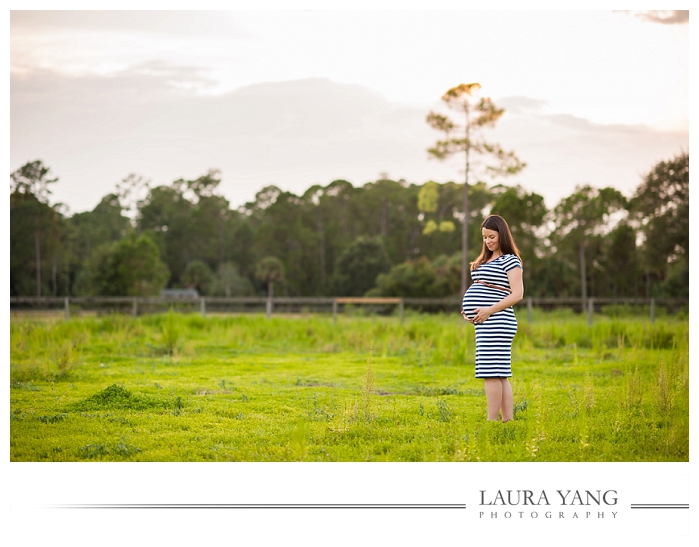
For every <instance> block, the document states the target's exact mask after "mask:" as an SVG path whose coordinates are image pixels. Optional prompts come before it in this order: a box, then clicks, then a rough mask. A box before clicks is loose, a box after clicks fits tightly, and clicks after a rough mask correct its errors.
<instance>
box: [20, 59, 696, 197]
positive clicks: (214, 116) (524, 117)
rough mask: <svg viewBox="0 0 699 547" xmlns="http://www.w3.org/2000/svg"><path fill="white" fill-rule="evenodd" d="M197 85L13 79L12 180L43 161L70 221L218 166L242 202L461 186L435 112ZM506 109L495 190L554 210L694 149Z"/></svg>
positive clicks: (654, 136) (332, 96) (630, 129)
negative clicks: (285, 193) (516, 160)
mask: <svg viewBox="0 0 699 547" xmlns="http://www.w3.org/2000/svg"><path fill="white" fill-rule="evenodd" d="M200 79H201V77H200V76H199V73H198V71H197V70H196V69H193V68H191V67H178V66H172V65H168V64H165V63H149V64H144V65H139V66H136V67H133V68H131V69H129V70H126V71H122V72H120V73H118V74H117V75H116V76H113V77H105V76H95V75H89V76H80V77H70V76H66V75H63V74H60V73H58V72H53V71H49V70H35V71H30V72H27V73H25V74H11V77H10V82H11V94H10V109H11V110H10V114H11V115H10V163H11V165H10V167H11V170H14V169H17V168H18V167H20V166H21V165H22V164H24V163H25V162H27V161H32V160H34V159H37V158H40V159H42V160H43V161H44V163H45V164H46V165H49V166H50V167H51V168H52V171H53V172H54V173H56V175H57V176H59V177H60V182H59V184H57V185H56V188H55V192H54V198H55V199H56V200H59V201H63V202H65V203H68V204H69V205H70V207H71V209H72V210H74V211H83V210H87V209H92V208H93V207H94V206H95V205H96V204H97V203H98V202H99V200H100V199H101V197H102V196H104V195H105V194H106V193H107V192H110V191H113V189H114V185H115V184H116V183H117V182H118V181H119V180H121V179H122V178H124V177H125V176H126V175H127V174H129V173H131V172H135V173H138V174H141V175H143V176H145V177H146V178H150V179H152V180H153V181H154V183H155V184H169V183H170V182H172V181H173V180H175V179H177V178H180V177H184V178H194V177H197V176H199V175H201V174H203V173H204V172H206V170H207V169H208V168H212V167H215V168H220V169H221V170H222V175H223V181H222V184H221V187H220V188H221V191H222V192H223V193H224V195H225V196H226V197H227V199H229V200H230V201H231V202H232V204H233V205H234V206H237V205H240V204H242V203H244V202H246V201H249V200H252V199H253V198H254V195H255V193H256V192H257V191H258V190H259V189H260V188H262V187H263V186H265V185H268V184H276V185H277V186H279V187H280V188H282V189H285V190H289V191H292V192H294V193H296V194H301V193H303V192H304V191H305V190H306V189H307V188H308V187H310V186H311V185H312V184H323V185H325V184H328V183H329V182H331V181H332V180H335V179H338V178H344V179H346V180H349V181H350V182H352V183H353V184H355V185H362V184H364V183H366V182H369V181H371V180H375V179H376V178H377V177H378V175H379V173H380V172H382V171H385V172H388V173H389V176H391V177H393V178H395V179H398V178H405V179H406V180H407V181H408V182H414V183H418V184H422V183H424V182H425V181H427V180H437V181H442V182H446V181H449V180H456V181H459V180H461V178H462V176H463V175H462V171H460V169H462V165H461V164H462V159H461V158H453V161H447V162H439V161H436V160H428V154H427V148H428V147H429V146H431V145H433V144H434V142H435V141H436V140H437V139H438V138H439V137H440V134H439V133H438V132H436V131H434V130H432V129H431V128H430V127H429V126H428V125H427V124H426V123H425V116H426V114H427V110H428V108H419V107H412V106H405V105H401V104H398V103H393V102H391V101H389V100H387V99H385V98H384V97H383V96H381V95H380V94H378V93H376V92H374V91H373V90H371V89H369V88H366V87H362V86H358V85H348V84H339V83H337V82H334V81H331V80H328V79H322V78H310V79H303V80H293V81H282V82H265V83H258V84H254V85H250V86H246V87H243V88H240V89H237V90H235V91H233V92H230V93H226V94H223V95H217V96H210V95H209V96H203V95H199V94H197V93H195V92H193V91H190V90H186V89H180V88H179V87H178V86H176V85H174V84H173V81H176V82H188V81H195V82H198V81H199V80H200ZM496 103H497V104H498V106H500V105H502V106H505V107H506V109H507V110H506V112H507V115H506V116H505V117H504V118H503V119H502V120H501V121H500V122H499V123H498V124H497V126H496V128H495V129H494V130H492V131H491V130H488V131H489V132H488V134H487V137H488V139H489V140H491V141H493V142H498V143H500V144H501V145H502V146H503V147H504V148H505V149H506V150H514V151H515V152H516V153H517V155H518V156H519V157H520V158H521V159H522V160H523V161H525V162H526V163H527V164H528V166H527V168H526V169H525V170H524V171H523V172H522V173H521V174H520V175H517V176H516V177H513V178H511V179H505V180H504V181H503V180H500V181H498V182H504V183H505V184H515V183H521V184H522V185H523V186H524V187H525V188H528V189H529V190H530V191H535V192H538V193H540V194H542V195H544V197H545V198H546V201H547V204H549V205H555V203H556V202H557V201H558V200H559V199H560V198H561V197H565V196H566V195H569V194H570V192H571V191H572V190H573V188H574V187H575V185H576V184H579V183H585V182H589V183H590V184H592V185H594V186H614V187H616V188H619V189H620V190H621V191H623V192H625V193H627V194H628V193H630V192H631V191H632V190H633V189H634V188H635V187H636V186H637V185H638V183H639V181H640V176H641V174H642V173H643V172H645V171H647V170H649V169H650V168H651V167H652V165H653V164H654V163H655V162H657V161H659V160H663V159H667V158H668V157H671V156H672V155H674V154H676V153H677V151H678V150H679V149H680V148H681V147H685V148H686V147H687V143H688V135H687V132H675V133H668V132H662V131H657V130H655V129H653V128H650V127H645V126H629V125H602V124H596V123H593V122H591V121H589V120H586V119H583V118H579V117H575V116H570V115H565V114H550V113H547V112H546V109H544V108H543V107H544V105H545V101H541V100H539V99H533V98H529V97H509V98H504V99H502V100H497V101H496Z"/></svg>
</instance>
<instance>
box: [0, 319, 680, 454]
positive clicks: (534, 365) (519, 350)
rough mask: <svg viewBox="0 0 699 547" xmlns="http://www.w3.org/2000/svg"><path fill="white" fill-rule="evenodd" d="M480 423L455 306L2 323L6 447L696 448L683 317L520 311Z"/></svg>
mask: <svg viewBox="0 0 699 547" xmlns="http://www.w3.org/2000/svg"><path fill="white" fill-rule="evenodd" d="M519 321H520V329H519V332H518V334H517V336H516V337H515V343H514V346H513V371H514V375H515V376H514V378H513V379H512V385H513V389H514V396H515V419H514V420H513V421H511V422H508V423H506V424H502V423H497V422H487V421H486V419H485V418H486V415H485V411H486V401H485V396H484V393H483V385H482V380H476V379H475V378H474V377H473V360H474V351H475V347H474V336H473V327H472V326H470V325H468V324H466V323H465V322H463V321H462V320H461V318H460V317H459V316H458V314H454V315H452V316H449V317H447V316H429V315H418V314H415V315H411V314H408V315H406V318H405V323H404V325H402V326H401V325H400V323H399V321H398V319H397V318H395V317H371V318H367V317H340V318H339V320H338V323H337V325H334V324H333V321H332V319H331V318H329V317H324V316H307V317H295V318H291V317H273V318H272V319H270V320H267V319H265V318H264V316H252V315H248V316H220V317H215V316H214V317H207V318H202V317H200V316H197V315H178V314H173V313H169V314H162V315H152V316H144V317H141V318H138V319H132V318H130V317H127V316H119V315H110V316H106V317H101V318H100V317H98V318H89V319H87V318H86V319H71V320H70V321H67V322H64V321H36V320H34V321H32V320H22V319H16V318H15V319H13V320H12V322H11V325H10V359H11V366H10V373H11V378H10V379H11V384H10V386H11V390H10V458H11V460H12V461H95V460H98V461H99V460H109V461H211V460H220V461H299V460H303V461H688V459H689V357H688V323H687V320H686V319H678V318H672V317H663V318H662V320H657V321H656V322H655V323H654V324H651V323H650V322H649V321H647V319H645V318H639V319H633V318H609V317H603V316H599V317H595V323H594V325H593V326H592V327H588V326H587V317H586V316H584V317H579V316H575V315H572V314H570V313H565V312H561V313H550V314H544V313H541V312H539V313H537V312H536V311H535V314H534V321H533V323H532V324H528V323H527V322H526V314H522V313H520V314H519Z"/></svg>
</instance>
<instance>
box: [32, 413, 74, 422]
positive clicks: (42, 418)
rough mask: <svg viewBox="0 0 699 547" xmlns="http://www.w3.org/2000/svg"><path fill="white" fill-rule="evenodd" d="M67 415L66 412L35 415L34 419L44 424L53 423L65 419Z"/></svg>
mask: <svg viewBox="0 0 699 547" xmlns="http://www.w3.org/2000/svg"><path fill="white" fill-rule="evenodd" d="M67 417H68V415H67V414H54V415H53V416H37V417H36V419H37V420H39V421H40V422H44V423H45V424H55V423H57V422H61V421H63V420H65V419H66V418H67Z"/></svg>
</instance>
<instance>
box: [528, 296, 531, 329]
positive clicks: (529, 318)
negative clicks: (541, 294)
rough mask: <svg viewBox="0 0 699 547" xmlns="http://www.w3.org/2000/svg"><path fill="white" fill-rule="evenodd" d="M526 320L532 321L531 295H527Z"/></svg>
mask: <svg viewBox="0 0 699 547" xmlns="http://www.w3.org/2000/svg"><path fill="white" fill-rule="evenodd" d="M527 321H529V322H530V323H531V322H532V297H531V296H527Z"/></svg>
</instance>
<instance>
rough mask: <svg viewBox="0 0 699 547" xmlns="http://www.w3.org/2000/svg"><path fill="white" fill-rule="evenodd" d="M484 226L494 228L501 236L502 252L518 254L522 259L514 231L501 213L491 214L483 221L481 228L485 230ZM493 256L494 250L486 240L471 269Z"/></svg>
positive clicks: (489, 228) (476, 267)
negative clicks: (511, 230) (489, 247)
mask: <svg viewBox="0 0 699 547" xmlns="http://www.w3.org/2000/svg"><path fill="white" fill-rule="evenodd" d="M483 228H486V229H488V230H493V231H495V232H497V233H498V234H499V236H500V237H499V238H498V240H499V243H500V252H501V253H502V254H504V255H516V256H517V258H519V259H520V260H522V257H521V256H520V255H519V249H518V248H517V244H516V243H515V240H514V239H513V238H512V232H510V227H509V226H508V225H507V222H506V221H505V219H504V218H502V217H501V216H500V215H489V216H488V217H486V219H485V220H484V221H483V222H482V223H481V230H483ZM492 257H493V251H491V250H490V249H488V247H487V246H486V244H485V241H484V242H483V249H482V250H481V254H480V255H479V256H478V258H477V259H476V260H474V261H473V262H471V270H476V269H478V268H479V267H480V265H481V264H483V263H484V262H488V261H489V260H490V259H491V258H492Z"/></svg>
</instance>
